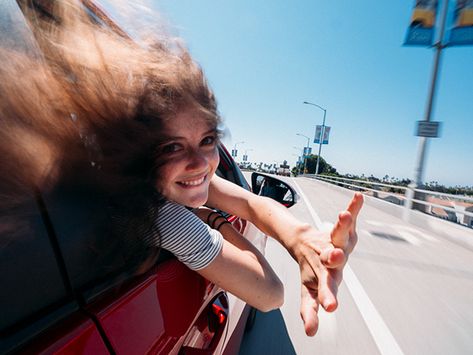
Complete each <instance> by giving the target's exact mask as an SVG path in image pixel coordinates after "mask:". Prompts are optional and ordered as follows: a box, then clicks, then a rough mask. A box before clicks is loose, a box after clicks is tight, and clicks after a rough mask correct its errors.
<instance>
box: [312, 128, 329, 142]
mask: <svg viewBox="0 0 473 355" xmlns="http://www.w3.org/2000/svg"><path fill="white" fill-rule="evenodd" d="M329 135H330V127H329V126H320V125H317V126H315V138H314V143H316V144H320V137H322V136H323V137H322V144H328V137H329Z"/></svg>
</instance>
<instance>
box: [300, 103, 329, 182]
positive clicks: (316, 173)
mask: <svg viewBox="0 0 473 355" xmlns="http://www.w3.org/2000/svg"><path fill="white" fill-rule="evenodd" d="M303 103H304V104H306V105H312V106H315V107H318V108H319V109H321V110H322V111H324V119H323V121H322V129H321V131H320V139H319V154H317V164H316V166H315V175H318V174H319V163H320V154H321V152H322V142H323V139H324V135H325V117H326V115H327V110H326V109H324V108H323V107H321V106H319V105H317V104H314V103H312V102H308V101H304V102H303Z"/></svg>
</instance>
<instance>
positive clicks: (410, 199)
mask: <svg viewBox="0 0 473 355" xmlns="http://www.w3.org/2000/svg"><path fill="white" fill-rule="evenodd" d="M303 176H305V177H308V178H312V179H317V180H321V181H325V182H329V183H336V184H337V185H343V186H348V187H352V188H356V189H359V190H363V191H372V192H375V193H383V194H386V195H391V196H394V197H396V198H398V199H400V200H402V202H403V203H404V206H405V207H406V208H409V209H410V208H411V207H412V203H418V204H422V205H426V206H431V207H437V208H441V209H443V210H445V211H449V212H453V213H455V214H461V215H465V216H469V217H472V218H473V212H468V211H462V210H457V209H455V208H453V207H449V206H445V205H440V204H438V203H433V202H428V201H423V200H418V199H414V194H415V192H420V193H423V194H426V195H433V196H439V197H442V198H445V200H447V201H455V200H460V201H465V202H472V203H473V197H470V196H464V195H462V196H460V195H452V194H447V193H444V192H436V191H430V190H423V189H413V188H411V187H406V186H397V185H390V184H384V183H380V182H373V181H366V180H359V179H349V178H342V177H337V176H332V175H320V174H319V175H314V174H305V175H303ZM355 183H358V185H357V184H355ZM362 185H371V186H381V187H387V188H391V189H396V190H403V191H404V193H405V194H404V195H400V194H395V193H392V192H390V191H383V190H380V189H374V188H370V187H366V186H362Z"/></svg>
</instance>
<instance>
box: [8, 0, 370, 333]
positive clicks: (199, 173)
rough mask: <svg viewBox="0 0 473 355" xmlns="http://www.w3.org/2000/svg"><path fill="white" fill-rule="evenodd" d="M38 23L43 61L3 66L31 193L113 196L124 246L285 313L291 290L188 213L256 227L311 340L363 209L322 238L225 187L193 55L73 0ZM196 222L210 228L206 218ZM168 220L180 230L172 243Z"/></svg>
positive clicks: (243, 244)
mask: <svg viewBox="0 0 473 355" xmlns="http://www.w3.org/2000/svg"><path fill="white" fill-rule="evenodd" d="M64 4H66V5H64ZM48 11H54V13H53V16H45V13H47V12H48ZM30 15H31V19H32V23H33V22H34V26H32V27H34V35H35V42H36V43H37V45H38V46H39V48H40V49H41V51H40V52H41V54H40V55H37V54H36V55H33V56H31V55H29V56H28V57H25V55H24V54H23V53H17V52H12V51H11V50H6V49H4V50H3V51H2V53H0V54H1V55H2V63H9V65H10V66H4V67H3V68H2V72H1V74H2V79H4V80H3V83H2V85H3V87H0V89H4V90H3V93H4V95H2V116H3V117H2V118H5V122H7V121H10V122H9V125H7V126H8V128H7V129H5V130H3V132H2V136H3V138H5V142H7V141H8V142H10V143H11V145H10V144H9V145H7V144H5V145H4V146H5V147H8V149H10V150H11V148H10V147H12V146H14V147H15V152H13V153H12V152H11V151H7V152H5V154H6V156H13V155H16V156H18V157H20V158H21V159H22V160H21V159H20V160H18V162H19V163H22V162H23V163H26V164H24V166H28V167H31V169H33V170H34V174H32V175H31V174H30V175H29V177H28V179H31V180H32V181H29V182H28V183H30V184H32V185H33V186H36V187H38V188H39V189H41V190H42V191H48V190H54V188H55V186H57V185H58V184H59V185H61V184H63V182H64V180H70V179H75V182H74V184H76V183H77V181H80V180H81V179H83V180H86V181H87V183H82V182H81V185H82V186H88V184H89V183H90V181H89V180H90V179H92V180H93V181H94V183H95V184H96V185H95V186H94V189H98V190H100V191H102V192H104V194H105V195H107V196H110V201H112V206H113V207H112V208H111V210H112V213H113V214H115V215H117V216H119V218H118V221H119V223H117V225H119V226H120V228H118V230H120V229H121V230H123V228H124V229H125V230H127V231H128V234H127V233H125V234H124V235H131V234H130V233H129V232H130V231H134V235H135V237H136V236H138V237H140V238H142V239H144V240H147V241H148V243H155V245H159V246H162V247H166V248H168V249H169V250H170V251H172V252H173V253H175V254H176V256H178V258H180V259H181V260H182V261H183V262H185V263H187V264H188V265H189V266H190V267H191V268H194V269H196V270H197V272H199V273H201V274H202V275H203V276H204V277H206V278H208V279H209V280H211V281H213V282H215V283H217V284H219V285H220V286H222V287H223V288H226V289H228V290H229V291H231V292H232V293H235V294H236V295H237V296H239V297H241V298H242V299H244V300H245V301H247V302H248V303H250V304H252V305H254V306H255V307H257V308H260V309H262V310H269V309H272V308H275V307H278V306H279V305H280V304H281V303H282V299H283V291H282V287H281V284H280V282H279V280H278V279H277V277H276V276H275V275H274V272H273V271H272V270H271V268H270V267H269V265H268V264H267V262H266V261H265V260H264V258H263V257H262V256H261V255H260V254H259V253H258V252H257V251H256V250H255V249H254V248H253V247H252V245H251V244H249V243H248V242H247V241H246V240H245V239H244V238H243V237H242V236H241V235H239V233H237V232H236V231H235V230H234V229H232V227H231V226H230V225H229V224H226V223H222V222H224V221H221V222H219V223H218V225H217V224H215V223H211V224H213V226H214V227H216V228H218V229H219V230H220V232H222V234H223V235H224V237H225V239H222V237H221V234H220V233H219V232H218V231H217V232H216V231H215V230H212V229H209V228H208V227H206V226H205V225H204V224H203V223H200V222H199V221H197V220H196V217H195V215H193V214H192V213H191V212H190V211H188V210H187V209H186V208H185V207H184V206H187V207H192V208H195V207H198V206H201V205H204V204H206V205H207V206H211V207H214V208H218V209H220V210H224V211H226V212H229V213H232V214H235V215H238V216H240V217H242V218H244V219H247V220H249V221H251V222H253V223H254V224H255V225H256V226H258V227H259V228H260V229H261V230H262V231H263V232H265V233H266V234H268V235H270V236H272V237H274V238H276V239H277V240H278V241H280V242H281V243H282V244H283V245H284V246H285V247H286V248H287V249H288V251H289V252H290V253H291V255H292V256H293V257H294V259H295V260H296V261H297V262H298V263H299V265H300V270H301V281H302V302H301V316H302V318H303V320H304V323H305V327H306V332H307V334H309V335H313V334H315V332H316V330H317V310H318V305H319V303H321V304H322V306H323V307H324V308H325V309H326V310H328V311H332V310H334V309H335V308H336V306H337V301H336V289H337V286H338V284H339V283H340V282H341V272H342V269H343V266H344V264H345V262H346V259H347V256H348V254H349V253H350V252H351V250H352V249H353V247H354V245H355V243H356V232H355V221H356V216H357V214H358V211H359V210H360V208H361V205H362V199H361V196H359V195H356V196H355V197H354V199H353V201H352V203H351V204H350V205H349V208H348V211H347V212H344V213H342V214H340V216H339V221H338V223H337V224H336V225H335V227H334V229H333V231H332V232H331V233H320V232H319V231H317V230H315V228H313V227H312V226H310V225H308V224H306V223H302V222H300V221H299V220H297V219H296V218H295V217H293V216H292V215H291V214H290V213H289V212H288V211H287V210H286V209H285V208H283V207H282V206H280V205H278V204H277V203H276V202H274V201H272V200H270V199H267V198H264V197H259V196H256V195H253V194H251V193H249V192H247V191H245V190H243V189H241V188H238V187H237V186H235V185H233V184H231V183H229V182H226V181H225V180H223V179H220V178H218V177H217V176H216V175H215V174H214V173H215V169H216V167H217V165H218V154H217V144H218V132H219V131H218V127H219V118H218V114H217V109H216V104H215V99H214V97H213V94H212V92H211V91H210V90H209V89H208V87H207V84H206V82H205V79H204V77H203V74H202V72H201V70H200V68H199V67H198V66H197V65H196V64H195V63H194V62H193V61H192V60H191V58H190V57H189V55H188V54H187V52H186V51H185V50H183V49H182V48H180V47H179V46H176V45H174V46H172V45H171V46H166V45H165V43H164V42H163V41H162V39H159V40H157V41H156V40H154V41H151V42H150V41H143V42H137V41H131V40H130V39H129V38H127V37H126V36H123V33H117V31H111V30H109V29H104V28H100V27H98V26H96V22H94V21H96V19H94V21H90V17H89V15H88V14H87V13H86V12H85V11H83V9H82V8H81V6H80V5H78V3H77V2H75V1H70V2H68V1H64V2H61V3H58V4H57V5H56V8H54V9H44V8H43V9H42V12H41V16H39V17H38V16H37V13H36V12H34V11H32V12H31V14H30ZM31 117H34V118H35V119H34V120H31ZM13 131H15V134H14V135H12V134H9V133H11V132H13ZM31 137H33V138H34V139H33V140H31V139H30V138H31ZM12 139H14V140H15V144H13V141H12ZM38 148H39V149H38ZM8 149H7V150H8ZM35 149H36V152H41V154H34V153H31V152H35ZM25 152H26V153H25ZM84 162H86V163H87V164H88V165H89V167H88V169H89V170H90V169H91V168H90V166H92V168H93V169H94V175H93V176H94V177H93V178H91V176H90V174H89V173H86V171H89V170H87V169H83V167H84V165H87V164H84ZM58 166H61V169H58ZM78 168H80V169H78ZM95 173H96V174H95ZM4 176H7V174H6V173H5V175H4ZM163 196H164V197H165V199H163V198H162V197H163ZM117 206H118V207H117ZM117 211H118V213H117ZM196 214H197V216H198V217H200V218H201V219H202V220H204V221H207V220H208V219H209V218H208V217H209V215H210V214H211V211H209V210H205V209H203V210H202V209H199V210H197V211H196ZM167 217H169V219H168V218H167ZM214 218H216V217H214ZM166 220H168V221H170V220H171V221H172V225H173V226H174V227H176V226H181V227H182V228H181V229H177V231H178V233H173V232H172V231H174V232H175V231H176V229H175V228H173V229H172V230H171V229H170V228H168V227H169V223H166V222H165V221H166ZM210 222H215V221H214V220H213V218H211V220H210ZM187 227H190V228H187ZM191 231H192V234H191V233H190V232H191ZM202 246H205V247H204V248H201V247H202ZM189 251H191V252H190V253H189ZM228 270H232V271H234V270H239V272H228ZM229 275H230V277H229Z"/></svg>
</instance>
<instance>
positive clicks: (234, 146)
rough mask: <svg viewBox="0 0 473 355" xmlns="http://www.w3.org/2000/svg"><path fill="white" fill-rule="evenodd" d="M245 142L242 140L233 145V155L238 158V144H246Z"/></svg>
mask: <svg viewBox="0 0 473 355" xmlns="http://www.w3.org/2000/svg"><path fill="white" fill-rule="evenodd" d="M244 143H245V142H243V141H241V142H236V143H235V144H234V145H233V150H232V157H234V158H236V157H237V145H238V144H244Z"/></svg>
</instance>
